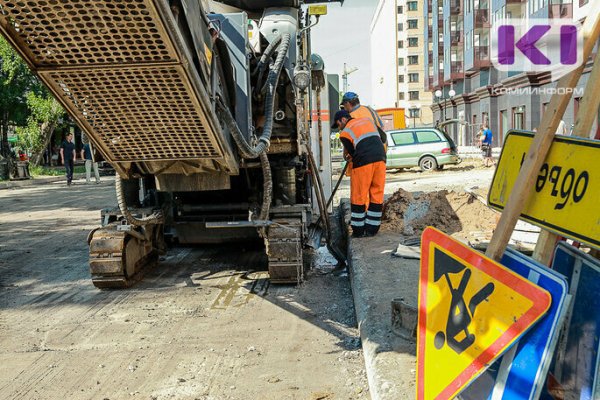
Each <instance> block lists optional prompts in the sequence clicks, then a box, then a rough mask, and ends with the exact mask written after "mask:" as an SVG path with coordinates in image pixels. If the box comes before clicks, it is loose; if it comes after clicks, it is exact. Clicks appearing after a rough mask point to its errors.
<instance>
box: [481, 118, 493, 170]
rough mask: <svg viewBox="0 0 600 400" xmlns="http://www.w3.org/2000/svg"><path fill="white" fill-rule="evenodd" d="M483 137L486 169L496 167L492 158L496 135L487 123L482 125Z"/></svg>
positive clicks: (482, 148)
mask: <svg viewBox="0 0 600 400" xmlns="http://www.w3.org/2000/svg"><path fill="white" fill-rule="evenodd" d="M482 128H483V137H482V139H481V151H482V152H483V164H484V165H485V166H486V167H491V166H492V165H494V159H493V158H492V145H493V138H494V135H493V134H492V130H491V129H490V127H489V126H488V124H487V122H486V123H484V124H483V125H482Z"/></svg>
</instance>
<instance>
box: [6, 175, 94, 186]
mask: <svg viewBox="0 0 600 400" xmlns="http://www.w3.org/2000/svg"><path fill="white" fill-rule="evenodd" d="M79 179H85V173H83V174H74V175H73V180H74V181H76V180H79ZM56 182H63V183H65V185H66V182H67V178H66V177H65V176H40V177H37V178H31V179H24V180H15V181H2V182H0V190H2V189H15V188H19V187H25V186H34V185H45V184H49V183H56Z"/></svg>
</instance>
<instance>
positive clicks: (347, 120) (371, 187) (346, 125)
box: [333, 110, 386, 237]
mask: <svg viewBox="0 0 600 400" xmlns="http://www.w3.org/2000/svg"><path fill="white" fill-rule="evenodd" d="M335 128H339V129H340V130H341V133H340V140H341V142H342V144H343V145H344V158H345V159H346V160H347V161H350V160H351V161H352V165H353V168H352V172H351V175H350V197H351V199H350V202H351V211H352V220H351V226H352V236H353V237H362V236H374V235H376V234H377V232H378V231H379V227H380V226H381V217H382V213H383V192H384V187H385V169H386V168H385V161H386V155H385V149H384V147H383V143H384V140H385V138H384V137H383V136H385V134H381V133H380V132H379V131H378V130H377V126H376V125H375V124H374V123H373V122H372V121H371V119H369V118H352V116H351V115H350V113H349V112H348V111H346V110H340V111H338V112H337V113H336V114H335V117H334V120H333V129H335Z"/></svg>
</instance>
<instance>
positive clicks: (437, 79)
mask: <svg viewBox="0 0 600 400" xmlns="http://www.w3.org/2000/svg"><path fill="white" fill-rule="evenodd" d="M443 84H444V71H440V72H439V73H438V74H437V75H436V74H433V76H432V77H431V89H435V88H439V87H440V86H442V85H443Z"/></svg>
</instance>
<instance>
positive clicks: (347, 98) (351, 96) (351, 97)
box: [341, 92, 358, 105]
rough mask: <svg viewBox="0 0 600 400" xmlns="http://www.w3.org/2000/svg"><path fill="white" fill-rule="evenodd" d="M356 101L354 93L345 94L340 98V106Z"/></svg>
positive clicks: (356, 96) (356, 97)
mask: <svg viewBox="0 0 600 400" xmlns="http://www.w3.org/2000/svg"><path fill="white" fill-rule="evenodd" d="M355 99H356V100H358V95H357V94H356V93H354V92H347V93H346V94H344V97H342V103H341V104H342V105H343V104H344V103H345V102H347V101H350V100H355Z"/></svg>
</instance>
